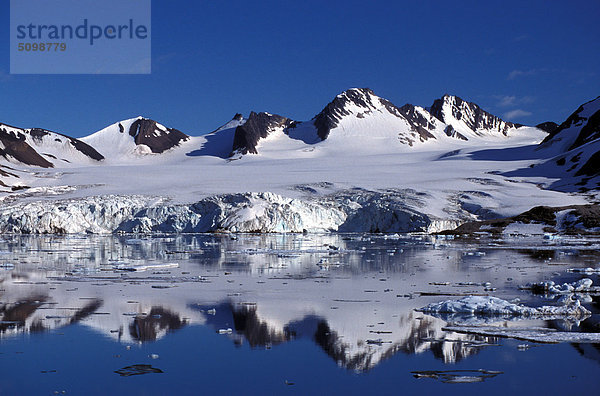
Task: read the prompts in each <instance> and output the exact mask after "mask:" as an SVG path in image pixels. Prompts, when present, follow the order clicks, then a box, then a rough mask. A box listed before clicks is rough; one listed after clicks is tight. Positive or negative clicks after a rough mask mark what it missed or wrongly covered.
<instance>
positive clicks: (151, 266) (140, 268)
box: [114, 263, 179, 272]
mask: <svg viewBox="0 0 600 396" xmlns="http://www.w3.org/2000/svg"><path fill="white" fill-rule="evenodd" d="M158 268H179V264H177V263H165V264H147V265H129V264H119V265H117V266H115V267H114V269H115V270H118V271H132V272H141V271H147V270H149V269H158Z"/></svg>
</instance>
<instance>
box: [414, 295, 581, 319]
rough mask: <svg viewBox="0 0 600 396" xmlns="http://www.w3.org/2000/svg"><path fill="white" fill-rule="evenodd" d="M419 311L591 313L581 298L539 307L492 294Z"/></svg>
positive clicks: (547, 314)
mask: <svg viewBox="0 0 600 396" xmlns="http://www.w3.org/2000/svg"><path fill="white" fill-rule="evenodd" d="M418 311H421V312H425V313H447V314H457V313H458V314H471V315H487V316H494V315H500V316H501V315H510V316H534V317H535V316H574V317H581V316H585V315H589V314H590V311H588V310H587V309H586V308H585V307H582V306H581V303H580V302H579V300H574V301H573V302H572V303H571V304H569V305H563V306H543V307H539V308H533V307H527V306H524V305H520V304H519V305H517V304H513V303H510V302H508V301H506V300H502V299H500V298H497V297H491V296H469V297H464V298H461V299H460V300H447V301H442V302H439V303H432V304H429V305H427V306H425V307H423V308H421V309H419V310H418Z"/></svg>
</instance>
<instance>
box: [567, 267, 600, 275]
mask: <svg viewBox="0 0 600 396" xmlns="http://www.w3.org/2000/svg"><path fill="white" fill-rule="evenodd" d="M567 272H575V273H582V274H586V275H592V274H600V268H591V267H588V268H569V269H568V270H567Z"/></svg>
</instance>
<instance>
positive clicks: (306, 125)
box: [0, 88, 600, 233]
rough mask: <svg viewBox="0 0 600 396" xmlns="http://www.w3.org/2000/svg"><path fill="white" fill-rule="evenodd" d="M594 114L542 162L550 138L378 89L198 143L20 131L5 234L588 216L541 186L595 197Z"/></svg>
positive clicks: (3, 213)
mask: <svg viewBox="0 0 600 396" xmlns="http://www.w3.org/2000/svg"><path fill="white" fill-rule="evenodd" d="M597 101H598V100H596V101H592V102H590V103H588V104H586V105H584V106H583V107H582V108H581V109H580V110H578V112H577V113H576V115H573V116H571V117H570V118H569V120H567V121H566V122H565V123H563V125H561V127H559V128H558V129H557V130H556V131H554V132H552V134H551V135H550V136H549V137H548V138H547V139H546V140H545V143H544V144H542V145H541V146H540V145H539V143H540V142H541V141H542V140H544V138H545V137H546V136H548V135H547V133H546V132H545V131H543V130H541V129H538V128H534V127H525V126H519V125H515V124H512V123H509V122H505V121H503V120H501V119H500V118H498V117H496V116H493V115H491V114H490V113H487V112H485V111H484V110H482V109H481V108H480V107H479V106H477V105H475V104H473V103H468V102H466V101H464V100H462V99H460V98H458V97H455V96H449V95H445V96H443V97H442V98H441V99H438V100H436V101H435V102H434V104H433V106H431V108H430V111H428V110H426V109H425V108H423V107H419V106H414V105H410V104H407V105H405V106H402V107H397V106H395V105H394V104H392V103H391V102H389V101H387V100H386V99H383V98H380V97H378V96H377V95H375V94H374V93H373V92H372V91H371V90H369V89H366V88H360V89H359V88H355V89H350V90H348V91H345V92H343V93H341V94H339V95H337V96H336V97H335V98H334V99H333V100H332V101H331V102H330V103H329V104H328V105H326V106H325V108H323V110H322V111H321V112H319V113H318V114H317V115H316V116H315V117H313V119H311V120H308V121H295V120H292V119H290V118H288V117H285V116H280V115H274V114H270V113H266V112H261V113H255V112H252V113H250V115H249V117H248V118H244V117H243V116H241V115H239V114H236V116H235V117H234V118H233V119H232V120H231V121H229V122H227V123H226V124H225V125H223V126H222V127H220V128H217V129H216V130H215V131H213V132H211V133H208V134H205V135H201V136H188V135H187V134H184V133H183V132H180V131H178V130H176V129H174V128H170V127H166V126H164V125H161V124H159V123H158V122H156V121H153V120H149V119H146V118H143V117H137V118H132V119H129V120H125V121H121V122H118V123H115V124H113V125H111V126H109V127H107V128H104V129H102V130H100V131H98V132H96V133H94V134H92V135H90V136H88V137H85V138H83V139H81V140H76V139H69V138H66V137H64V136H62V135H56V136H55V135H53V134H52V133H48V132H45V131H43V133H42V132H35V131H37V130H32V131H34V132H31V131H30V132H27V133H25V132H19V133H20V134H22V135H23V136H24V137H23V138H22V140H19V138H16V137H14V136H13V135H11V134H14V133H16V132H12V130H10V129H7V130H6V131H5V132H2V134H3V135H2V136H5V135H6V136H9V137H8V138H5V139H3V140H2V143H3V144H4V147H5V149H4V151H3V152H2V153H3V157H4V158H0V166H2V168H0V181H1V182H2V183H4V185H5V186H4V191H5V192H4V193H2V196H0V202H1V204H0V219H1V221H0V229H1V230H2V231H3V232H100V233H105V232H115V231H129V232H155V231H169V232H202V231H217V230H223V231H232V232H240V231H263V232H290V231H291V232H302V231H384V232H408V231H425V232H431V231H434V230H435V231H439V230H443V229H448V228H451V227H455V226H456V225H457V224H459V223H462V222H465V221H470V220H476V219H490V218H494V217H503V216H514V215H517V214H519V213H522V212H524V211H527V210H529V209H531V208H532V207H534V206H539V205H546V206H565V205H580V204H586V203H588V201H587V198H586V196H583V195H573V194H565V193H562V192H557V191H553V190H549V189H544V188H541V186H551V187H552V188H553V189H555V188H554V187H555V186H556V183H557V182H560V181H561V180H564V178H563V176H564V175H563V173H564V171H563V170H562V169H563V168H564V166H563V168H561V166H562V165H561V164H560V163H558V164H557V162H565V163H566V162H569V163H568V164H567V165H565V166H570V167H572V169H571V171H572V173H573V174H574V176H573V178H574V179H573V180H575V181H573V180H571V179H570V181H569V183H571V184H570V185H572V184H574V183H575V182H581V179H582V178H586V179H587V180H586V182H588V188H589V185H590V183H589V181H590V180H591V179H593V178H594V176H593V175H594V174H596V175H597V169H596V168H595V166H597V159H596V157H597V155H596V153H597V152H598V148H599V147H598V146H600V140H598V139H596V138H595V137H596V135H597V133H598V132H597V131H596V129H597V123H596V124H594V122H596V121H594V120H595V119H596V118H595V117H596V116H595V114H597V110H593V106H596V104H597V103H596V102H597ZM595 103H596V104H595ZM588 125H591V126H588ZM594 125H596V127H594ZM5 128H6V127H5ZM19 131H22V130H19ZM579 132H581V133H579ZM577 133H579V135H578V136H576V137H573V136H571V135H574V134H577ZM583 135H585V136H583ZM11 136H13V137H12V138H11ZM15 136H16V135H15ZM19 136H21V135H19ZM40 136H41V137H40ZM10 139H13V140H14V141H16V143H14V142H13V143H10V142H11V140H10ZM52 139H55V140H52ZM594 139H595V140H594ZM58 140H60V142H59V141H58ZM5 141H7V142H9V143H8V144H7V143H4V142H5ZM554 141H558V142H559V143H553V142H554ZM78 142H79V143H78ZM576 142H579V143H577V147H575V148H571V146H573V145H574V144H575V143H576ZM21 143H27V146H26V147H25V146H24V147H25V148H27V147H29V148H30V150H29V149H27V150H29V151H27V150H25V151H23V150H21V149H19V150H15V149H12V150H13V152H19V153H22V152H25V153H29V154H28V155H30V157H31V158H35V159H38V157H39V159H41V160H44V161H49V160H48V159H47V158H50V159H52V158H51V157H48V156H47V155H50V156H54V157H56V158H60V159H65V160H67V161H62V162H64V164H61V161H60V160H54V162H53V163H50V162H49V163H50V165H47V164H46V163H45V162H39V163H36V162H32V161H31V160H29V157H27V156H21V157H19V158H20V159H19V158H15V157H14V156H13V155H12V154H10V153H11V151H10V150H11V149H10V147H17V146H18V145H22V144H21ZM567 143H568V144H567ZM11 144H13V146H11ZM15 144H16V145H17V146H15ZM567 145H568V147H567ZM7 147H8V148H7ZM82 147H83V148H86V150H87V151H86V150H83V149H82ZM565 149H567V150H568V151H566V152H565V151H564V150H565ZM69 150H70V151H69ZM91 150H94V151H93V152H92V151H91ZM40 153H45V154H46V156H43V154H40ZM86 153H87V154H90V153H96V154H95V155H94V156H90V155H85V154H86ZM67 154H68V155H67ZM557 156H558V157H557ZM560 156H562V157H560ZM563 157H565V158H564V160H561V158H563ZM549 159H552V160H551V161H549ZM575 159H576V160H575ZM571 163H572V164H576V166H575V165H572V164H571ZM594 164H596V165H594ZM563 165H564V164H563ZM41 166H53V168H47V169H40V167H41ZM67 167H68V171H65V170H64V168H67ZM561 172H563V173H561ZM586 172H587V173H586ZM594 172H595V173H594ZM556 189H558V190H565V189H564V188H563V189H561V188H556ZM12 190H17V191H12ZM567 191H573V188H570V189H567ZM49 199H51V200H49Z"/></svg>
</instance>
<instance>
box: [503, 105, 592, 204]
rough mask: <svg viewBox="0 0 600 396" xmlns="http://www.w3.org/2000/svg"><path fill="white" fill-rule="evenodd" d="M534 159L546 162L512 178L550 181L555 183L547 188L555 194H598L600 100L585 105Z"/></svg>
mask: <svg viewBox="0 0 600 396" xmlns="http://www.w3.org/2000/svg"><path fill="white" fill-rule="evenodd" d="M532 155H534V156H536V157H537V158H541V159H542V161H540V162H539V163H538V164H536V165H535V166H533V167H530V168H526V169H520V170H518V171H515V172H511V173H509V175H518V176H526V177H539V176H545V177H549V178H551V179H552V181H551V182H550V183H548V184H547V187H549V188H552V189H555V190H561V191H582V192H585V191H589V190H597V189H598V187H600V97H598V98H596V99H594V100H591V101H589V102H587V103H584V104H583V105H581V106H580V107H579V108H578V109H577V110H576V111H575V112H574V113H573V114H571V115H570V116H569V117H568V118H567V119H566V120H565V121H564V122H563V123H562V124H560V125H559V126H558V127H557V128H555V129H554V130H553V131H552V132H551V133H550V134H549V135H548V136H547V137H546V138H545V139H544V141H543V142H542V143H541V144H540V145H539V146H538V147H537V148H536V150H535V152H534V153H532Z"/></svg>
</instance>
